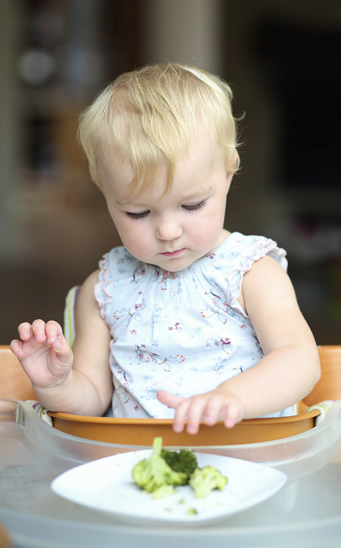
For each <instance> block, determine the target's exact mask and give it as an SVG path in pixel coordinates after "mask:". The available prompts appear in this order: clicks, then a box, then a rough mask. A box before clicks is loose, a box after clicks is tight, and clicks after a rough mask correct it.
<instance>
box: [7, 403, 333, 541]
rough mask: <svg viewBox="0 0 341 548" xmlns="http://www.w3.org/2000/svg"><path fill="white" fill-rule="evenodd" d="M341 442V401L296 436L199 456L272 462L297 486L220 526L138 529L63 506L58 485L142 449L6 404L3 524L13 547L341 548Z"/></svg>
mask: <svg viewBox="0 0 341 548" xmlns="http://www.w3.org/2000/svg"><path fill="white" fill-rule="evenodd" d="M340 437H341V401H340V402H335V403H334V405H333V406H332V408H331V409H330V411H329V413H328V414H327V416H326V418H325V419H324V420H323V421H322V422H320V423H319V424H318V425H317V426H315V427H314V428H311V429H310V430H308V431H307V432H304V433H302V434H299V435H297V436H292V437H289V438H285V439H283V440H274V441H269V442H263V443H253V444H243V445H231V446H209V447H207V446H206V447H201V448H200V449H199V448H196V451H202V452H205V453H212V454H222V455H226V456H231V457H237V458H242V459H246V460H250V461H253V462H265V461H266V464H267V465H269V464H271V465H272V466H275V467H276V468H278V469H280V470H282V471H283V472H285V473H286V474H287V476H288V484H287V485H286V486H285V487H284V488H283V489H282V490H281V491H280V492H279V493H277V494H275V495H274V496H273V497H271V499H269V500H268V501H265V502H262V503H261V504H259V505H256V506H255V507H253V508H250V509H248V510H245V512H243V513H242V514H240V515H235V516H230V517H229V518H228V519H226V520H224V521H223V522H221V523H219V525H217V524H215V525H214V526H197V527H195V528H193V527H192V528H191V529H189V528H187V527H183V528H180V527H174V525H168V526H165V527H151V526H145V525H141V526H139V525H137V524H131V523H129V524H125V523H124V522H122V521H119V520H118V519H115V518H114V517H113V516H112V515H106V514H104V513H100V512H97V511H95V510H91V509H87V508H84V507H82V506H80V505H78V504H75V503H73V502H71V501H68V500H63V499H62V498H60V497H59V496H57V495H56V494H55V493H53V491H52V490H51V488H50V485H51V482H52V481H53V480H54V479H55V478H56V477H57V476H59V475H60V474H62V473H63V472H65V471H67V470H69V469H71V468H73V467H75V466H78V465H79V464H83V463H86V462H90V461H93V460H95V459H101V458H103V457H106V456H111V455H117V454H118V453H124V452H127V451H137V450H139V449H141V448H142V447H139V446H137V445H119V444H110V443H104V442H96V441H91V440H86V439H83V438H79V437H75V436H70V435H69V434H64V433H63V432H60V431H58V430H57V429H55V428H51V426H49V425H48V424H47V423H46V422H44V421H43V420H42V419H41V418H40V417H39V415H38V414H37V413H36V411H35V410H34V409H33V408H32V406H31V405H29V404H27V403H24V402H22V401H19V400H8V399H7V400H6V399H0V493H1V496H0V523H1V524H2V525H3V526H4V527H5V528H6V529H7V531H8V532H9V534H10V536H11V538H12V542H13V545H14V546H18V547H19V546H21V547H23V548H24V547H25V548H34V547H37V546H41V547H44V548H72V547H75V546H79V547H80V546H81V547H82V548H94V547H95V546H96V547H97V546H100V547H101V548H112V547H113V546H119V547H120V548H136V546H138V548H151V547H152V546H153V547H159V546H162V548H174V546H188V545H189V546H192V545H193V546H195V547H196V548H207V546H214V547H215V548H226V547H227V546H243V548H254V547H255V546H273V547H274V546H278V545H279V544H280V546H281V548H292V546H300V548H312V547H313V546H314V547H316V548H317V547H319V548H320V547H322V546H341V515H340V500H341V499H340V484H341V465H340V462H341V461H340V458H341V453H340V454H339V455H338V454H336V456H335V453H336V451H337V449H338V447H339V445H340ZM338 456H339V460H337V459H338ZM332 457H334V459H336V460H335V462H331V459H332ZM269 461H271V462H269ZM321 468H322V469H321ZM163 500H166V499H163Z"/></svg>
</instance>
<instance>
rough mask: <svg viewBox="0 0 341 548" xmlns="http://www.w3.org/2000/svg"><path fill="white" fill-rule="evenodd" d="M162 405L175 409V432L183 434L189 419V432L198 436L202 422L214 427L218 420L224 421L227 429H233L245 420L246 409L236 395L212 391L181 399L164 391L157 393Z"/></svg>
mask: <svg viewBox="0 0 341 548" xmlns="http://www.w3.org/2000/svg"><path fill="white" fill-rule="evenodd" d="M157 397H158V399H159V401H160V402H161V403H163V404H164V405H167V407H172V408H173V409H175V417H174V424H173V430H174V431H175V432H182V431H183V429H184V426H185V419H186V418H187V419H188V420H187V428H186V430H187V432H188V433H189V434H196V433H197V432H198V430H199V426H200V422H201V421H203V422H204V423H205V424H207V425H208V426H212V425H213V424H215V423H216V422H217V421H218V420H222V421H224V424H225V426H226V428H232V427H233V426H234V425H235V424H237V422H240V421H241V420H243V418H244V415H245V408H244V405H243V402H242V401H241V399H240V398H239V397H238V396H237V394H234V393H232V392H231V393H224V392H222V391H219V390H212V391H211V392H206V393H205V394H199V395H197V396H193V397H191V398H181V397H179V396H175V395H174V394H169V392H165V391H164V390H159V391H158V392H157Z"/></svg>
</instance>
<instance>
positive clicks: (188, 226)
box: [99, 139, 232, 272]
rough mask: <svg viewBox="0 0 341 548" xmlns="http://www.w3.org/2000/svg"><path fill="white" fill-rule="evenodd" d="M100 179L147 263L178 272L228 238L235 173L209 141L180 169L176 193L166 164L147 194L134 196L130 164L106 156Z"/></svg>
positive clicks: (123, 230) (124, 231) (133, 248)
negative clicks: (226, 218)
mask: <svg viewBox="0 0 341 548" xmlns="http://www.w3.org/2000/svg"><path fill="white" fill-rule="evenodd" d="M99 164H100V180H101V185H102V189H103V192H104V195H105V197H106V200H107V204H108V209H109V212H110V215H111V217H112V219H113V221H114V223H115V225H116V227H117V230H118V232H119V234H120V236H121V239H122V242H123V244H124V245H125V247H126V248H127V249H128V251H130V253H131V254H132V255H133V256H134V257H136V258H137V259H139V260H141V261H142V262H144V263H149V264H153V265H157V266H159V267H161V268H163V269H164V270H168V271H170V272H177V271H179V270H183V269H184V268H187V267H188V266H190V265H191V264H192V263H194V261H196V260H198V259H200V258H201V257H203V256H204V255H206V254H208V253H209V252H210V251H213V250H214V249H215V248H216V247H218V246H219V245H220V244H221V243H222V242H223V240H224V239H225V235H224V233H223V223H224V215H225V206H226V196H227V192H228V189H229V185H230V182H231V178H232V175H231V174H227V173H226V168H225V166H224V165H223V162H222V161H221V160H218V158H217V154H216V153H215V149H214V146H213V144H212V143H211V142H209V141H208V140H204V139H203V140H200V141H198V142H196V143H195V144H194V145H193V146H192V147H191V148H190V150H189V154H188V155H187V156H186V157H182V158H180V159H179V161H178V162H177V165H176V169H175V174H174V180H173V185H172V189H171V191H170V192H168V193H167V194H164V191H165V188H166V184H167V168H166V163H165V164H163V163H161V165H160V167H159V169H158V172H157V174H156V177H155V182H154V183H153V184H152V185H151V186H150V187H149V188H148V189H147V190H146V191H145V192H143V194H140V195H138V196H137V197H130V196H129V193H128V189H129V185H130V184H131V181H132V180H133V172H132V169H131V167H130V166H129V165H128V164H125V163H123V162H122V163H121V162H117V159H116V161H114V160H113V159H112V158H110V155H109V154H103V156H101V157H100V162H99Z"/></svg>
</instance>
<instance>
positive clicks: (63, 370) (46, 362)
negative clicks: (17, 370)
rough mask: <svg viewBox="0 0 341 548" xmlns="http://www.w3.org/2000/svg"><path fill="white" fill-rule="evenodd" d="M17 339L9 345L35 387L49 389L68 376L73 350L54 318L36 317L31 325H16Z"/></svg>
mask: <svg viewBox="0 0 341 548" xmlns="http://www.w3.org/2000/svg"><path fill="white" fill-rule="evenodd" d="M18 332H19V337H20V340H16V339H15V340H13V341H12V342H11V344H10V348H11V350H12V352H13V354H15V355H16V357H17V358H18V360H19V361H20V363H21V365H22V367H23V369H24V371H25V373H26V375H27V376H28V377H29V378H30V380H31V382H32V384H33V385H35V386H36V387H37V388H52V387H54V386H58V385H60V384H62V383H63V382H64V381H65V380H66V378H67V377H68V375H69V373H70V370H71V367H72V363H73V352H72V350H71V348H70V346H69V345H68V343H67V342H66V340H65V338H64V336H63V330H62V328H61V326H60V325H59V324H58V323H57V322H55V321H49V322H47V323H45V322H44V321H43V320H35V321H34V322H33V323H32V325H31V324H29V323H26V322H25V323H22V324H20V325H19V327H18Z"/></svg>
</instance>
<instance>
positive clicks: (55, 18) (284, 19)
mask: <svg viewBox="0 0 341 548" xmlns="http://www.w3.org/2000/svg"><path fill="white" fill-rule="evenodd" d="M0 60H1V73H0V120H1V128H0V306H1V308H0V310H1V313H0V337H1V338H0V344H8V343H9V342H10V340H11V339H12V338H14V337H15V336H16V333H17V325H18V324H19V323H20V322H22V321H24V320H27V321H32V320H33V319H35V318H43V319H45V320H49V319H55V320H57V321H59V322H62V321H63V308H64V299H65V296H66V293H67V291H68V290H69V289H70V288H71V287H72V286H73V285H76V284H81V283H82V281H83V280H84V279H85V278H86V277H87V275H88V274H89V273H90V272H92V271H93V270H94V269H96V268H97V263H98V260H99V259H100V258H101V256H102V254H103V253H105V252H106V251H108V250H109V249H110V248H111V247H113V246H115V245H119V243H120V242H119V239H118V236H117V233H116V231H115V228H114V226H113V224H112V222H111V220H110V218H109V215H108V213H107V211H106V206H105V202H104V200H103V198H102V196H101V194H100V193H99V191H98V190H97V189H96V187H95V186H94V185H93V184H92V183H91V181H90V179H89V176H88V173H87V166H86V163H85V161H84V158H83V156H82V153H81V150H80V149H79V146H78V144H77V141H76V130H77V118H78V115H79V113H80V111H81V110H82V109H83V108H84V107H85V106H86V105H87V104H89V103H90V102H91V100H92V99H93V98H94V96H95V95H96V94H97V93H98V91H99V90H100V89H101V88H102V87H103V86H104V85H105V84H106V83H108V82H109V81H111V80H113V79H114V78H115V77H116V76H118V75H119V74H120V73H121V72H123V71H129V70H132V69H134V68H136V67H139V66H141V65H143V64H145V63H151V62H159V61H165V60H170V61H183V62H187V63H191V64H196V65H198V66H201V67H203V68H205V69H207V70H209V71H211V72H213V73H218V74H219V75H221V76H222V77H224V78H225V79H226V80H227V81H228V82H229V83H230V85H231V87H232V90H233V93H234V97H235V99H234V113H235V115H236V116H242V115H244V117H243V118H242V120H241V121H240V122H239V128H240V136H241V141H242V146H241V148H240V156H241V165H242V167H241V170H240V172H239V173H238V175H237V176H236V177H235V179H234V183H233V186H232V189H231V191H230V195H229V198H228V208H227V216H226V228H228V229H229V230H231V231H235V230H238V231H241V232H243V233H246V234H262V235H265V236H268V237H272V238H273V239H275V240H276V241H277V242H278V243H279V245H280V246H282V247H284V248H286V249H287V251H288V258H289V274H290V276H291V278H292V281H293V283H294V286H295V289H296V293H297V297H298V301H299V304H300V306H301V309H302V311H303V313H304V314H305V316H306V318H307V320H308V322H309V324H310V326H311V328H312V330H313V332H314V335H315V338H316V340H317V343H318V344H341V183H340V181H341V154H340V145H341V130H340V127H341V112H340V111H341V107H340V104H341V100H340V99H341V3H340V1H333V0H257V1H254V0H243V1H240V0H124V1H123V2H122V0H118V1H117V0H1V1H0Z"/></svg>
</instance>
